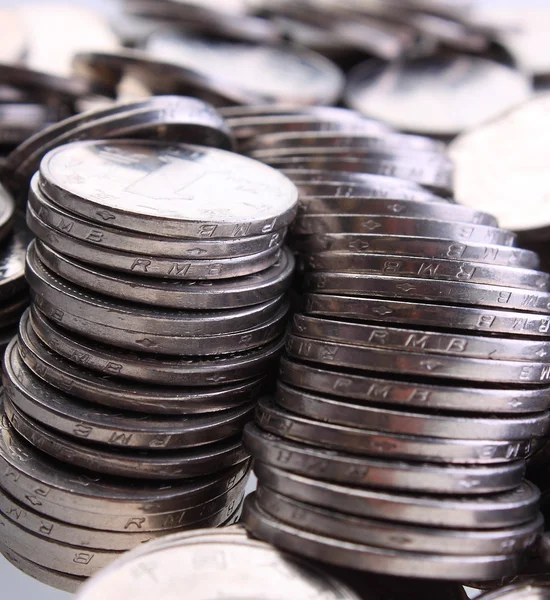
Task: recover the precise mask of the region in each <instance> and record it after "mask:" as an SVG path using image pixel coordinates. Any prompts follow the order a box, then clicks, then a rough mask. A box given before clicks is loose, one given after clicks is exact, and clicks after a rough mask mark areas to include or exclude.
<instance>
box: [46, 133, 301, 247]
mask: <svg viewBox="0 0 550 600" xmlns="http://www.w3.org/2000/svg"><path fill="white" fill-rule="evenodd" d="M75 161H77V162H79V165H80V170H79V173H78V176H77V177H75V176H74V175H75V174H74V171H73V169H72V167H71V165H72V164H74V162H75ZM113 170H114V171H116V179H113V178H112V177H111V176H110V175H111V174H112V172H113ZM40 173H41V178H40V180H39V185H40V187H41V189H42V191H43V192H44V193H45V194H46V195H47V196H49V197H50V198H51V199H52V200H54V201H55V202H56V203H57V204H59V205H61V206H63V207H64V208H66V209H67V210H69V211H70V212H73V213H77V214H79V215H81V216H84V217H87V218H88V219H91V220H92V221H97V222H99V223H108V224H109V225H111V226H115V227H121V228H123V229H130V230H132V231H138V232H141V233H152V234H154V235H163V236H167V237H192V238H199V239H200V238H220V237H247V236H251V235H260V234H265V233H271V232H272V231H276V230H278V229H281V228H282V227H285V226H286V225H288V223H289V222H290V221H291V220H292V218H293V217H294V213H295V211H296V201H297V195H298V194H297V190H296V188H295V187H294V185H293V184H292V183H291V182H290V181H289V180H288V179H287V178H286V177H284V176H283V175H281V174H280V173H277V172H275V171H274V170H271V169H269V168H268V167H266V166H265V165H262V164H261V163H258V162H256V161H252V159H249V158H246V157H243V156H239V155H237V154H231V153H228V152H225V151H223V150H218V149H216V148H205V147H199V146H192V145H189V144H187V145H185V144H161V143H154V142H149V143H147V142H138V141H135V142H134V141H129V140H123V141H118V142H73V143H72V144H67V145H65V146H62V147H60V148H57V149H55V150H53V151H51V152H49V153H48V154H47V155H46V156H45V157H44V159H43V160H42V162H41V166H40ZM229 198H232V200H231V201H229Z"/></svg>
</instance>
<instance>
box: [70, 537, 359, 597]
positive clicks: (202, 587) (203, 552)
mask: <svg viewBox="0 0 550 600" xmlns="http://www.w3.org/2000/svg"><path fill="white" fill-rule="evenodd" d="M232 529H233V528H229V529H227V530H225V529H222V530H219V531H216V532H213V531H212V530H206V531H200V530H199V531H196V532H191V536H192V537H191V539H190V540H188V541H187V540H181V539H179V538H177V537H176V539H175V540H174V542H172V543H167V544H166V545H162V544H161V545H157V543H156V542H153V543H152V544H151V546H150V550H149V549H148V546H142V547H140V548H139V549H138V550H137V551H134V552H133V553H132V554H128V555H125V556H122V557H121V558H120V560H119V561H117V562H116V563H113V564H112V565H111V566H110V567H109V568H108V569H105V570H104V571H103V572H102V573H101V574H100V575H98V576H97V577H95V578H93V579H91V580H90V581H89V582H88V583H86V584H85V585H84V586H83V587H82V589H81V590H80V592H79V594H78V598H79V599H80V600H98V599H99V598H102V599H104V600H114V599H115V598H117V597H118V596H119V594H120V593H123V594H124V595H127V596H129V597H132V598H135V599H136V600H141V599H145V598H150V597H151V595H157V596H159V597H162V596H166V597H168V596H169V595H170V594H171V593H172V592H173V590H174V589H175V586H176V587H178V588H181V586H183V585H186V586H190V587H191V588H192V589H193V590H194V592H193V593H194V594H196V595H197V597H204V598H213V597H216V596H217V597H228V598H229V597H231V598H234V597H235V598H237V597H241V596H243V595H244V596H245V597H249V598H265V600H278V599H279V598H281V597H288V598H300V599H304V600H314V599H315V600H316V599H317V598H319V597H322V598H324V599H325V598H326V600H356V599H357V596H356V595H355V594H354V593H353V592H352V591H351V590H350V589H348V588H347V586H345V585H344V584H342V583H340V582H339V581H338V580H336V579H334V578H333V577H332V576H331V575H329V574H328V573H327V569H326V568H322V567H317V566H316V565H315V564H314V563H311V562H309V561H308V562H306V561H302V560H301V559H299V558H295V557H294V556H293V557H289V556H286V555H285V554H282V553H280V552H279V551H278V550H275V549H274V548H273V547H272V546H270V545H268V544H265V543H262V542H259V541H257V540H252V539H249V538H247V537H246V536H245V535H243V534H242V533H236V532H233V531H230V530H232ZM203 536H204V537H203ZM168 541H169V538H167V542H168ZM213 556H215V557H216V558H217V560H208V559H209V558H211V557H213ZM198 564H200V565H201V568H197V565H198ZM151 568H152V569H154V572H156V573H157V577H155V578H151V577H146V578H136V577H135V575H133V574H135V572H136V569H139V571H141V572H150V569H151ZM184 581H185V582H186V583H184ZM266 581H269V582H270V585H268V586H266Z"/></svg>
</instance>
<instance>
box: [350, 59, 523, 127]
mask: <svg viewBox="0 0 550 600" xmlns="http://www.w3.org/2000/svg"><path fill="white" fill-rule="evenodd" d="M503 90H506V92H503ZM530 94H531V88H530V84H529V80H528V78H527V77H526V76H525V75H524V74H523V73H521V72H520V71H516V70H514V69H512V68H510V67H507V66H504V65H501V64H499V63H497V62H494V61H490V60H487V59H484V58H481V57H479V56H468V55H466V54H453V53H449V54H448V55H444V54H443V55H439V56H430V57H427V58H419V59H415V60H409V61H407V62H404V63H396V64H393V65H387V64H385V63H383V62H382V61H379V60H373V59H371V60H369V61H366V62H364V63H361V64H360V65H357V66H356V67H355V69H354V70H353V71H352V72H351V73H350V74H349V77H348V84H347V90H346V103H347V104H348V106H350V107H351V108H354V109H355V110H358V111H359V112H361V113H363V114H365V115H367V116H370V117H374V118H378V119H381V120H383V121H386V122H387V123H390V124H391V125H393V126H394V127H396V128H397V129H401V130H404V131H410V132H414V133H421V134H425V135H430V134H431V135H439V136H452V135H455V134H457V133H459V132H461V131H463V130H464V129H466V128H468V127H473V126H475V125H478V124H480V123H483V122H484V121H488V120H489V119H491V118H493V117H496V116H498V115H499V114H501V113H503V112H505V111H506V110H508V109H510V108H512V107H513V106H514V105H516V104H519V103H520V102H523V101H525V100H527V99H528V98H529V96H530ZM473 97H475V98H478V99H479V101H478V102H474V103H472V101H471V99H472V98H473Z"/></svg>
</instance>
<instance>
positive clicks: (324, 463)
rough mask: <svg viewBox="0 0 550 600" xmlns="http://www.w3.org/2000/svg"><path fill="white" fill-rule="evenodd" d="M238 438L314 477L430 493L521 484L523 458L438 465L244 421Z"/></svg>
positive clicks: (269, 459)
mask: <svg viewBox="0 0 550 600" xmlns="http://www.w3.org/2000/svg"><path fill="white" fill-rule="evenodd" d="M243 442H244V445H245V447H246V449H247V450H248V451H249V452H250V454H251V455H252V458H254V459H255V460H257V461H258V462H260V463H264V464H266V465H270V466H272V467H277V468H279V469H283V470H284V471H289V472H291V473H296V474H297V475H304V476H306V477H312V478H314V479H320V480H323V481H330V482H332V483H341V484H345V485H351V486H355V487H368V488H375V489H386V490H398V491H399V490H401V491H412V492H419V493H432V494H459V495H460V496H467V495H472V494H485V493H489V494H490V493H495V492H502V491H505V490H511V489H515V488H517V487H518V486H519V485H521V479H522V477H523V472H524V462H523V461H522V460H515V461H509V462H506V463H502V464H493V465H488V466H477V465H476V466H471V465H467V466H464V465H441V464H436V463H433V464H430V463H416V462H405V461H402V460H391V459H389V460H388V459H387V458H386V457H383V458H373V457H368V456H358V455H357V454H350V453H348V452H338V451H335V450H325V449H323V448H316V447H315V446H310V445H306V444H303V443H301V442H293V441H291V440H288V439H285V438H283V437H280V436H277V435H273V434H272V433H269V432H268V431H265V430H263V429H260V428H259V427H258V426H257V425H255V424H253V423H249V424H248V425H247V426H246V427H245V429H244V437H243Z"/></svg>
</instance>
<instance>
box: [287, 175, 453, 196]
mask: <svg viewBox="0 0 550 600" xmlns="http://www.w3.org/2000/svg"><path fill="white" fill-rule="evenodd" d="M298 173H299V172H298ZM298 173H297V174H296V175H294V174H293V173H289V176H290V177H291V178H292V177H294V178H295V181H294V184H295V185H296V187H297V188H298V191H299V192H300V200H304V201H310V199H313V198H316V199H317V198H318V199H320V200H324V199H325V198H327V197H328V198H350V199H351V198H353V197H354V196H356V197H359V198H386V199H391V200H415V201H422V202H447V200H446V199H445V198H442V197H440V196H436V195H435V194H432V193H431V192H428V190H426V189H425V188H421V187H420V186H416V185H414V184H412V183H411V182H409V181H403V184H402V185H400V181H401V180H399V179H394V178H392V177H385V176H384V175H372V176H371V177H372V179H371V180H370V181H369V180H368V179H367V177H368V173H365V174H364V177H363V181H362V182H359V181H350V182H349V183H345V182H342V183H338V182H337V181H336V182H332V181H322V180H320V181H316V182H309V181H307V178H305V177H304V178H303V180H302V179H301V178H300V175H299V174H298ZM336 175H337V174H336ZM388 180H389V182H390V183H388ZM329 202H332V201H331V200H329Z"/></svg>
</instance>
